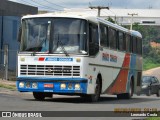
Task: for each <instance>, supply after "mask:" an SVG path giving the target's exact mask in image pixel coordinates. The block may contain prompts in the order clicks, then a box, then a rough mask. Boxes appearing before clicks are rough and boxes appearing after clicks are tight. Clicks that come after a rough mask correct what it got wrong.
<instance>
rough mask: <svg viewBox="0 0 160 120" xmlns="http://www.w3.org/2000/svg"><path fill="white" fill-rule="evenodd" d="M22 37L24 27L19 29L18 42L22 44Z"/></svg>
mask: <svg viewBox="0 0 160 120" xmlns="http://www.w3.org/2000/svg"><path fill="white" fill-rule="evenodd" d="M21 35H22V27H21V26H20V27H19V33H18V42H21Z"/></svg>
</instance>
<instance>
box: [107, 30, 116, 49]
mask: <svg viewBox="0 0 160 120" xmlns="http://www.w3.org/2000/svg"><path fill="white" fill-rule="evenodd" d="M116 33H117V32H116V30H114V29H112V28H109V45H110V48H111V49H116V47H117V39H116V38H117V34H116Z"/></svg>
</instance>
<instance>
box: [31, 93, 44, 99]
mask: <svg viewBox="0 0 160 120" xmlns="http://www.w3.org/2000/svg"><path fill="white" fill-rule="evenodd" d="M33 97H34V98H35V99H36V100H40V101H42V100H44V98H45V94H44V93H43V92H33Z"/></svg>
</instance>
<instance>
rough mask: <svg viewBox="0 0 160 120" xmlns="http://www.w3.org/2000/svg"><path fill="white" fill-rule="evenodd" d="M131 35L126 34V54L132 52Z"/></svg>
mask: <svg viewBox="0 0 160 120" xmlns="http://www.w3.org/2000/svg"><path fill="white" fill-rule="evenodd" d="M130 39H131V38H130V35H128V34H126V52H130V51H131V48H130Z"/></svg>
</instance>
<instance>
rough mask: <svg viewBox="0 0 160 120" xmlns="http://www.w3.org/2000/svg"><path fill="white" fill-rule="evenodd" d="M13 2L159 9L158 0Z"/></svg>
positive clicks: (57, 7) (159, 2) (45, 0)
mask: <svg viewBox="0 0 160 120" xmlns="http://www.w3.org/2000/svg"><path fill="white" fill-rule="evenodd" d="M10 1H14V2H20V3H25V2H24V1H26V4H27V3H30V4H32V5H36V6H38V7H40V8H41V9H43V8H44V6H48V9H49V8H56V9H63V8H62V7H60V6H64V7H66V8H79V7H84V8H86V7H88V6H89V3H91V5H93V6H97V5H100V6H108V5H109V6H110V8H128V9H134V8H135V9H145V8H149V7H150V8H153V9H160V0H154V1H153V0H33V1H35V2H38V3H40V4H42V6H43V5H44V6H43V7H42V6H41V5H38V4H36V3H34V2H32V1H31V0H10ZM47 1H49V2H51V3H53V4H57V5H60V6H56V5H53V4H49V3H48V2H47Z"/></svg>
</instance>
